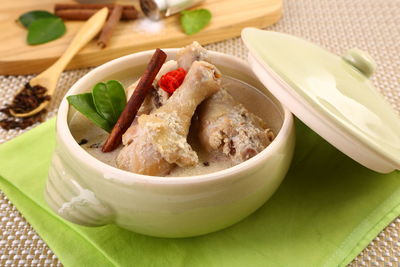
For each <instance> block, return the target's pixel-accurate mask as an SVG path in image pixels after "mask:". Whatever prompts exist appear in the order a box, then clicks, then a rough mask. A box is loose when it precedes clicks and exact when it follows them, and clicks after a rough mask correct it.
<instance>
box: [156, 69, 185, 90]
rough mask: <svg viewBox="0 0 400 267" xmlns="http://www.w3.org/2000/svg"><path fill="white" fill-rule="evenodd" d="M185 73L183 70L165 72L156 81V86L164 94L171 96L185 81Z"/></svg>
mask: <svg viewBox="0 0 400 267" xmlns="http://www.w3.org/2000/svg"><path fill="white" fill-rule="evenodd" d="M185 76H186V71H185V70H184V69H183V68H178V69H176V70H173V71H170V72H167V73H166V74H164V75H163V76H161V79H160V80H159V81H158V86H160V87H161V89H163V90H164V91H165V92H167V93H170V94H173V93H174V92H175V90H176V89H178V87H179V86H181V84H182V83H183V80H184V79H185Z"/></svg>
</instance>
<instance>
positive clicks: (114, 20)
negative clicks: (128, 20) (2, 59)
mask: <svg viewBox="0 0 400 267" xmlns="http://www.w3.org/2000/svg"><path fill="white" fill-rule="evenodd" d="M121 15H122V6H121V5H116V6H115V8H114V9H113V10H112V11H111V15H110V17H109V18H108V20H107V22H106V23H105V24H104V26H103V29H102V31H101V33H100V37H99V40H98V41H97V45H98V46H100V47H101V48H104V47H106V46H107V45H108V42H109V41H110V39H111V36H112V33H113V31H114V29H115V27H116V26H117V24H118V21H119V20H120V19H121Z"/></svg>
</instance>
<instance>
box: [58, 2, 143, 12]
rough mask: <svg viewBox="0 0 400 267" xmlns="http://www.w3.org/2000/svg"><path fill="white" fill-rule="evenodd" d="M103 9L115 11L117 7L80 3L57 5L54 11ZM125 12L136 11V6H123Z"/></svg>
mask: <svg viewBox="0 0 400 267" xmlns="http://www.w3.org/2000/svg"><path fill="white" fill-rule="evenodd" d="M103 7H107V8H108V9H113V8H114V7H115V5H114V4H79V3H73V4H71V3H65V4H63V3H57V4H55V5H54V11H58V10H64V9H97V10H99V9H102V8H103ZM122 8H123V9H124V10H127V9H133V10H136V8H135V7H134V6H131V5H122Z"/></svg>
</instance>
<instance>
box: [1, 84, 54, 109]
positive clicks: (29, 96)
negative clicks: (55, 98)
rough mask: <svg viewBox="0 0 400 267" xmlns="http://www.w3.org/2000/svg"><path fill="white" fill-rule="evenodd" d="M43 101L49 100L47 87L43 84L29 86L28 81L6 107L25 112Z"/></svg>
mask: <svg viewBox="0 0 400 267" xmlns="http://www.w3.org/2000/svg"><path fill="white" fill-rule="evenodd" d="M44 101H50V96H49V95H47V89H46V88H44V87H43V86H39V85H36V86H31V85H30V84H29V83H26V84H25V87H24V88H23V89H22V90H21V92H19V93H18V94H17V95H16V96H15V97H14V99H13V101H12V103H11V104H10V105H8V106H7V107H8V108H10V109H12V110H13V111H14V112H15V113H26V112H29V111H31V110H33V109H35V108H37V107H38V106H39V105H40V104H42V103H43V102H44Z"/></svg>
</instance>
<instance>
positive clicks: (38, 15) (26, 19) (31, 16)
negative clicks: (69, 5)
mask: <svg viewBox="0 0 400 267" xmlns="http://www.w3.org/2000/svg"><path fill="white" fill-rule="evenodd" d="M43 18H58V17H57V16H56V15H54V14H52V13H50V12H48V11H45V10H34V11H29V12H26V13H24V14H22V15H21V16H19V18H18V21H19V22H20V23H21V24H22V25H23V26H24V27H25V28H28V27H29V25H31V23H32V22H34V21H35V20H38V19H43Z"/></svg>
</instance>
